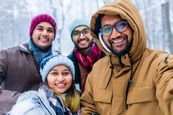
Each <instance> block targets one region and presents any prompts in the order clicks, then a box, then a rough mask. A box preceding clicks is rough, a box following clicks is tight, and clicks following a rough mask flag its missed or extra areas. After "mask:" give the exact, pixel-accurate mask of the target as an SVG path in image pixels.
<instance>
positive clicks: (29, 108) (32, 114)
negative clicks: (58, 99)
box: [7, 91, 50, 115]
mask: <svg viewBox="0 0 173 115" xmlns="http://www.w3.org/2000/svg"><path fill="white" fill-rule="evenodd" d="M41 99H42V97H39V93H38V92H37V91H28V92H24V93H23V94H21V95H20V96H19V98H18V100H17V102H16V104H15V105H14V106H13V107H12V110H11V111H10V112H8V113H7V115H50V113H49V112H48V108H46V107H45V106H44V105H45V103H44V102H43V101H41ZM46 104H47V103H46Z"/></svg>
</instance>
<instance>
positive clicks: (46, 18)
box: [29, 14, 56, 37]
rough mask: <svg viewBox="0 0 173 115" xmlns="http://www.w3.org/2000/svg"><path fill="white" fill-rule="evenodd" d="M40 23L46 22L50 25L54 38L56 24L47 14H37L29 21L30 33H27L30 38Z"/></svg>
mask: <svg viewBox="0 0 173 115" xmlns="http://www.w3.org/2000/svg"><path fill="white" fill-rule="evenodd" d="M40 22H48V23H50V24H51V25H52V26H53V28H54V31H55V36H56V22H55V20H54V19H53V18H52V17H51V16H50V15H48V14H39V15H37V16H35V17H34V18H33V19H32V21H31V25H30V31H29V35H30V37H31V36H32V33H33V31H34V29H35V27H36V26H37V25H38V24H39V23H40Z"/></svg>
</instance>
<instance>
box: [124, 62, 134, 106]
mask: <svg viewBox="0 0 173 115" xmlns="http://www.w3.org/2000/svg"><path fill="white" fill-rule="evenodd" d="M130 66H131V70H130V78H129V79H128V81H127V88H126V97H125V102H126V109H128V105H127V97H128V91H129V87H130V85H131V84H132V83H133V81H132V73H133V66H132V63H131V61H130Z"/></svg>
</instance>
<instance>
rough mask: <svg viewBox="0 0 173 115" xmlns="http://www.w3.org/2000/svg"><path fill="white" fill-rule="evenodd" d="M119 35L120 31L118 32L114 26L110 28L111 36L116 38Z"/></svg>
mask: <svg viewBox="0 0 173 115" xmlns="http://www.w3.org/2000/svg"><path fill="white" fill-rule="evenodd" d="M120 35H121V33H120V32H118V31H117V30H116V29H115V28H113V30H112V34H111V36H110V37H111V38H117V37H118V36H120Z"/></svg>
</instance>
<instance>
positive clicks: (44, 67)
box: [40, 55, 75, 81]
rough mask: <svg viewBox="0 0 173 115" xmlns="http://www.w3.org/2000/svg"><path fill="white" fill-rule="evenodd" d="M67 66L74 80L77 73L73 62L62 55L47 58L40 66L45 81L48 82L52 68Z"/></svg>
mask: <svg viewBox="0 0 173 115" xmlns="http://www.w3.org/2000/svg"><path fill="white" fill-rule="evenodd" d="M61 64H62V65H65V66H67V67H68V68H69V70H70V72H71V74H72V77H73V80H74V79H75V71H74V65H73V62H72V61H71V60H70V59H69V58H68V57H66V56H62V55H53V56H49V57H47V58H45V59H44V60H43V61H42V62H41V64H40V74H41V77H42V80H43V81H46V78H47V75H48V73H49V72H50V70H51V69H52V68H54V67H55V66H57V65H61Z"/></svg>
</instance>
